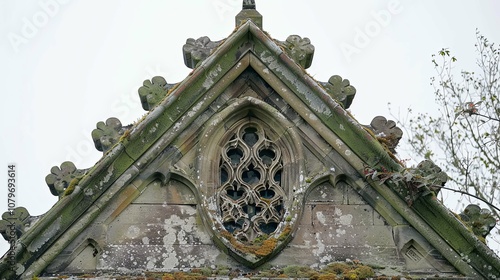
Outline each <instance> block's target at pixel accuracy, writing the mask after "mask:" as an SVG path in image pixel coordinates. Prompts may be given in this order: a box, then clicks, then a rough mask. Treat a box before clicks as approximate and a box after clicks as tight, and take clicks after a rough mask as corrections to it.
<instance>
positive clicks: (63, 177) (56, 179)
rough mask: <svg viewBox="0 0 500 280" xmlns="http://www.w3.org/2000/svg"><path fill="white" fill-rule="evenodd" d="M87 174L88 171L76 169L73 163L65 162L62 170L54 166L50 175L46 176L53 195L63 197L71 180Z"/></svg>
mask: <svg viewBox="0 0 500 280" xmlns="http://www.w3.org/2000/svg"><path fill="white" fill-rule="evenodd" d="M85 172H86V170H82V169H76V167H75V165H74V164H73V163H72V162H71V161H65V162H63V163H62V164H61V167H60V168H59V167H57V166H53V167H52V168H51V169H50V174H49V175H47V176H45V182H46V183H47V185H48V186H49V189H50V192H51V193H52V194H53V195H55V196H59V197H61V196H62V195H63V194H64V191H65V190H66V188H67V187H68V186H69V183H70V182H71V180H73V179H75V178H79V177H82V176H83V175H84V174H85Z"/></svg>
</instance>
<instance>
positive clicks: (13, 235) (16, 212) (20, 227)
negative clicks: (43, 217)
mask: <svg viewBox="0 0 500 280" xmlns="http://www.w3.org/2000/svg"><path fill="white" fill-rule="evenodd" d="M33 220H34V217H31V216H30V214H29V213H28V210H26V208H24V207H17V208H15V209H13V210H12V211H7V212H4V213H3V215H2V220H0V233H1V234H2V236H3V238H4V239H5V240H7V241H10V240H13V239H18V238H20V237H21V235H23V233H24V232H26V228H27V227H29V226H30V225H31V223H32V221H33Z"/></svg>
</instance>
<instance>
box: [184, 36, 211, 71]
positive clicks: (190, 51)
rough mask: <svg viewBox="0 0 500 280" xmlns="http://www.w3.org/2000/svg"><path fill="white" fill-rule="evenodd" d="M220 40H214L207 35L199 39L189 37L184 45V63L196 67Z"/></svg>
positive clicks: (192, 67)
mask: <svg viewBox="0 0 500 280" xmlns="http://www.w3.org/2000/svg"><path fill="white" fill-rule="evenodd" d="M219 43H220V41H216V42H212V41H211V40H210V38H208V37H207V36H204V37H200V38H198V39H196V40H195V39H193V38H189V39H187V40H186V44H184V46H183V47H182V52H183V53H184V64H186V66H187V67H189V68H191V69H194V68H195V67H196V65H197V64H198V63H199V62H200V61H203V60H205V59H206V58H207V57H208V56H209V55H210V54H211V53H212V50H214V49H215V48H216V47H217V46H218V45H219Z"/></svg>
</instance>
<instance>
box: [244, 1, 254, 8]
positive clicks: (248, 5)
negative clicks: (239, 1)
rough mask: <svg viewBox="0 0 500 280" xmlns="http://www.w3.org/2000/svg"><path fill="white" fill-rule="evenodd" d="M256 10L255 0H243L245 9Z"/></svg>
mask: <svg viewBox="0 0 500 280" xmlns="http://www.w3.org/2000/svg"><path fill="white" fill-rule="evenodd" d="M248 9H253V10H255V0H243V10H248Z"/></svg>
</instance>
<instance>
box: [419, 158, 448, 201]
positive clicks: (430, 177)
mask: <svg viewBox="0 0 500 280" xmlns="http://www.w3.org/2000/svg"><path fill="white" fill-rule="evenodd" d="M413 180H414V181H416V182H420V183H423V184H425V186H427V187H428V188H429V189H430V190H432V191H434V192H435V193H436V194H437V193H439V191H440V190H441V187H442V186H444V184H445V183H446V181H448V175H447V174H446V173H445V172H444V171H443V170H442V169H441V168H440V167H439V166H437V165H436V164H435V163H434V162H432V161H431V160H423V161H421V162H420V163H419V164H418V165H417V168H416V170H415V171H414V176H413Z"/></svg>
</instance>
